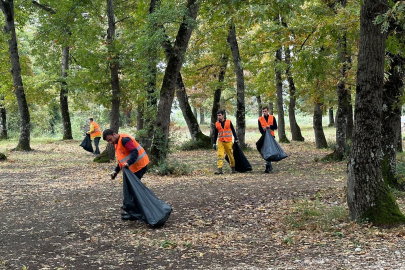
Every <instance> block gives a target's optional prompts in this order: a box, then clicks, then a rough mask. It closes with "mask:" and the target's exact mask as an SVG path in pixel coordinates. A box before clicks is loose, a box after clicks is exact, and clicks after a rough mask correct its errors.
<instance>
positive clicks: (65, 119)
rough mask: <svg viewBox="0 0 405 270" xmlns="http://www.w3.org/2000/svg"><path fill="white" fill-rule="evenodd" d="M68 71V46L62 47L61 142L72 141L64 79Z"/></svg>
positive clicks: (66, 87)
mask: <svg viewBox="0 0 405 270" xmlns="http://www.w3.org/2000/svg"><path fill="white" fill-rule="evenodd" d="M68 70H69V46H63V47H62V72H61V77H62V83H61V88H60V95H59V98H60V111H61V115H62V124H63V140H72V139H73V136H72V125H71V123H70V114H69V102H68V86H67V82H66V78H67V76H68Z"/></svg>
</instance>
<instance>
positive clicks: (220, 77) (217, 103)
mask: <svg viewBox="0 0 405 270" xmlns="http://www.w3.org/2000/svg"><path fill="white" fill-rule="evenodd" d="M227 66H228V55H222V56H221V64H220V66H219V74H218V88H217V89H216V90H215V93H214V101H213V103H212V110H211V123H210V138H211V144H214V143H216V142H214V134H215V133H214V132H215V123H216V122H217V112H218V111H219V110H220V108H221V104H220V103H221V93H222V86H223V82H224V79H225V73H226V68H227Z"/></svg>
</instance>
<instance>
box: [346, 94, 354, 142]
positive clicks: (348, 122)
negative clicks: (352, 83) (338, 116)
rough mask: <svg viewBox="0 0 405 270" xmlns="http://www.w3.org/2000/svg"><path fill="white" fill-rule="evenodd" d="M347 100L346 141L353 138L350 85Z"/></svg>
mask: <svg viewBox="0 0 405 270" xmlns="http://www.w3.org/2000/svg"><path fill="white" fill-rule="evenodd" d="M348 100H349V107H348V111H347V118H346V142H349V141H352V140H353V129H354V122H353V105H352V94H351V89H350V87H349V89H348Z"/></svg>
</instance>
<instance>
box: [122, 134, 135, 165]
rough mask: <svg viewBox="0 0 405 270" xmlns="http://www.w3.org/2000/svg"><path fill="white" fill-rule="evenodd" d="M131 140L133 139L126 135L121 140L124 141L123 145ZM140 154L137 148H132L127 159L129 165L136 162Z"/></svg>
mask: <svg viewBox="0 0 405 270" xmlns="http://www.w3.org/2000/svg"><path fill="white" fill-rule="evenodd" d="M130 141H132V140H131V139H130V138H128V137H124V138H122V141H121V142H122V145H123V146H124V147H125V145H126V144H127V143H128V142H130ZM138 155H139V153H138V150H136V148H134V149H132V150H131V156H130V157H129V159H128V160H127V163H128V165H129V166H131V165H132V164H134V163H135V161H136V159H137V158H138Z"/></svg>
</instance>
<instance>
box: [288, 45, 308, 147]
mask: <svg viewBox="0 0 405 270" xmlns="http://www.w3.org/2000/svg"><path fill="white" fill-rule="evenodd" d="M285 62H286V64H287V69H286V71H285V73H286V75H287V81H288V86H289V89H290V103H289V104H288V118H289V120H290V129H291V137H292V140H293V141H300V142H303V141H305V139H304V137H303V136H302V134H301V128H300V127H299V126H298V124H297V120H296V119H295V103H296V97H295V84H294V78H293V77H292V74H291V72H290V67H291V51H290V48H289V47H288V46H286V49H285Z"/></svg>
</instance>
